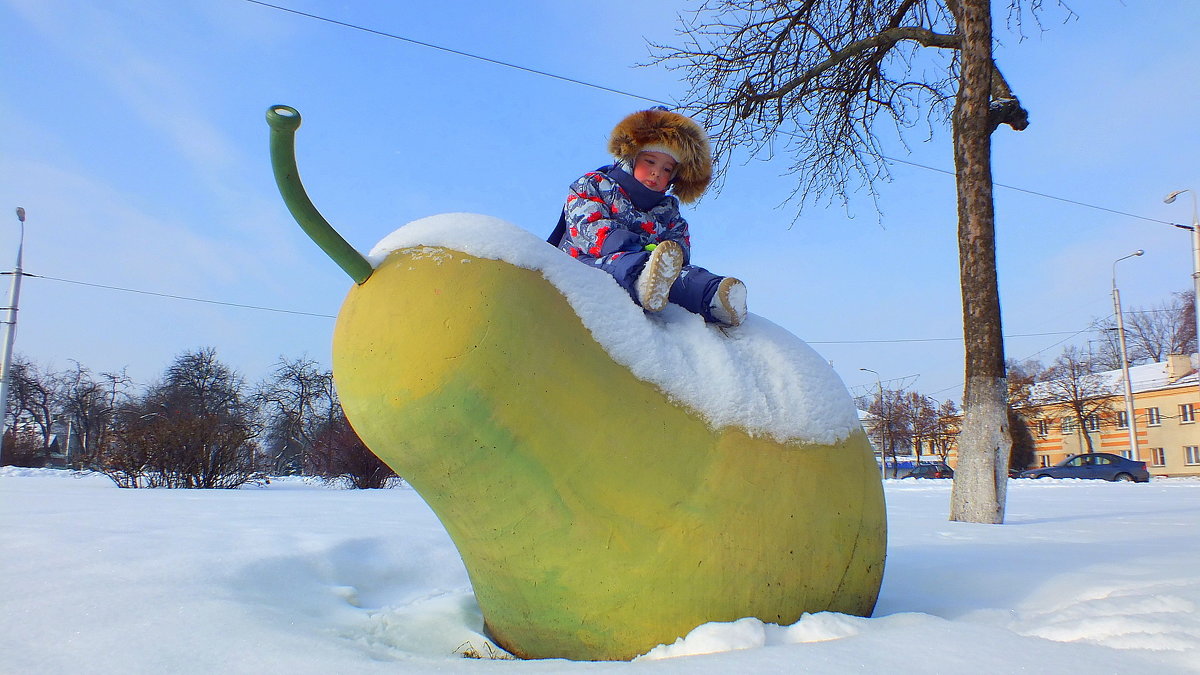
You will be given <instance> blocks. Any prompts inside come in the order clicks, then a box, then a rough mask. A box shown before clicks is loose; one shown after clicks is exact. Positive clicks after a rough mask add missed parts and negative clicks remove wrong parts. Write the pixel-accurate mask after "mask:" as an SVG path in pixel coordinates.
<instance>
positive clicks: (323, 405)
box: [254, 356, 340, 474]
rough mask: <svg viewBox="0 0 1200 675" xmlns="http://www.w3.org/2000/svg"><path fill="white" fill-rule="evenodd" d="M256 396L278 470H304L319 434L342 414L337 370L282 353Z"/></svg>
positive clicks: (268, 444) (273, 468) (275, 466)
mask: <svg viewBox="0 0 1200 675" xmlns="http://www.w3.org/2000/svg"><path fill="white" fill-rule="evenodd" d="M254 400H255V402H256V403H257V405H258V406H259V409H260V411H261V412H262V414H263V416H264V418H265V420H266V446H267V448H266V450H267V455H268V457H269V461H270V464H271V467H272V470H273V471H274V472H275V473H276V474H290V473H299V472H300V471H302V470H303V468H304V466H305V464H306V462H307V455H308V453H309V452H310V451H311V450H312V448H313V446H314V444H315V443H316V437H317V435H318V434H319V433H320V432H321V431H323V430H325V429H328V428H329V427H330V426H331V425H332V424H333V423H334V422H335V421H336V419H337V418H338V416H339V414H340V405H339V403H338V399H337V394H336V392H335V391H334V387H333V373H331V372H330V371H329V370H327V369H322V368H320V366H319V365H318V364H317V362H316V361H313V360H311V359H308V358H303V357H301V358H297V359H287V358H284V357H282V356H281V357H279V360H278V361H277V362H276V363H275V368H274V372H273V373H272V374H271V377H270V378H269V379H268V380H267V381H265V382H263V383H261V384H260V385H259V386H258V390H257V392H255V395H254Z"/></svg>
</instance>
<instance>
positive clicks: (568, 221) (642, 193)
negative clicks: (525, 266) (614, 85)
mask: <svg viewBox="0 0 1200 675" xmlns="http://www.w3.org/2000/svg"><path fill="white" fill-rule="evenodd" d="M608 151H609V152H610V153H611V154H612V155H613V156H614V157H615V158H616V160H617V161H616V163H615V164H612V165H609V166H604V167H601V168H599V169H597V170H596V171H593V172H591V173H588V174H585V175H584V176H583V177H581V178H580V179H579V180H577V181H575V182H574V183H572V184H571V193H570V194H569V195H567V203H566V206H565V207H564V208H563V212H562V216H561V217H560V218H559V221H558V227H557V228H555V230H554V234H552V235H550V239H549V240H548V241H549V242H550V243H551V244H553V245H555V246H557V247H559V248H560V249H562V250H564V251H566V252H567V253H569V254H570V255H571V256H572V257H574V258H576V259H577V260H579V261H580V262H584V263H587V264H589V265H595V266H596V267H599V268H600V269H602V270H604V271H605V272H608V273H609V274H611V275H612V276H613V278H614V279H616V280H617V283H618V284H620V285H621V287H622V288H624V289H625V290H626V291H628V292H629V295H630V296H631V297H632V298H633V300H634V302H636V303H637V304H638V305H640V306H641V307H642V308H643V309H645V310H646V311H648V312H657V311H660V310H662V309H663V308H664V307H666V305H667V302H668V301H670V302H673V303H675V304H677V305H679V306H681V307H683V308H684V309H687V310H688V311H690V312H694V313H696V314H699V315H700V316H703V317H704V319H705V320H706V321H710V322H714V323H720V324H722V325H725V326H737V325H739V324H741V323H742V321H743V320H745V318H746V286H745V284H743V283H742V282H741V281H739V280H737V279H735V278H733V277H720V276H717V275H715V274H713V273H711V272H709V271H708V270H706V269H704V268H702V267H695V266H693V265H690V264H689V262H690V260H691V247H692V246H691V237H690V236H688V224H687V221H685V220H684V219H683V217H682V216H680V215H679V202H684V203H688V202H693V201H695V200H696V199H698V198H699V197H700V195H702V194H704V191H705V189H707V188H708V184H709V182H710V181H711V180H712V156H711V151H710V150H709V145H708V135H707V134H706V133H705V132H704V130H703V129H701V128H700V125H698V124H696V123H695V122H694V121H692V120H691V119H690V118H688V117H685V116H683V115H680V114H678V113H673V112H669V111H668V110H667V109H666V108H653V109H650V110H642V111H639V112H635V113H633V114H632V115H629V116H628V117H626V118H625V119H623V120H621V122H620V123H619V124H617V126H616V128H614V129H613V131H612V136H611V137H610V138H609V141H608ZM668 188H669V189H670V190H671V192H672V193H673V195H669V194H667V190H668Z"/></svg>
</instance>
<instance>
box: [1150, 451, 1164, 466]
mask: <svg viewBox="0 0 1200 675" xmlns="http://www.w3.org/2000/svg"><path fill="white" fill-rule="evenodd" d="M1166 465H1167V453H1165V452H1163V449H1162V448H1150V466H1166Z"/></svg>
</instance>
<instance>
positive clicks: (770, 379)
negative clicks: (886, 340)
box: [368, 213, 862, 444]
mask: <svg viewBox="0 0 1200 675" xmlns="http://www.w3.org/2000/svg"><path fill="white" fill-rule="evenodd" d="M421 246H438V247H443V248H449V249H453V250H456V251H460V252H462V253H466V254H469V255H472V256H475V257H478V258H487V259H491V260H502V261H504V262H507V263H510V264H513V265H516V266H518V267H523V268H526V269H531V270H536V271H538V272H540V273H541V274H542V276H543V277H545V278H546V280H547V281H549V282H550V283H551V284H553V285H554V286H555V288H557V289H558V290H559V291H560V292H561V293H562V294H563V295H564V296H565V297H566V299H567V302H569V303H570V304H571V306H572V307H573V308H574V309H575V312H576V313H577V314H578V315H579V318H580V319H581V320H582V321H583V325H584V326H586V327H587V329H588V330H589V331H591V333H592V336H593V337H594V338H595V339H596V342H598V343H599V344H600V345H601V346H602V347H603V348H604V349H605V350H606V351H607V352H608V353H609V354H610V355H611V356H612V358H613V360H615V361H616V362H617V363H620V364H621V365H624V366H625V367H627V368H629V370H630V371H631V372H632V373H633V374H634V376H635V377H637V378H639V379H641V380H644V381H646V382H650V383H652V384H654V385H656V386H657V387H658V388H659V389H660V390H661V391H663V392H664V393H666V395H667V396H668V397H670V398H671V399H672V400H674V401H675V402H677V403H679V404H681V405H683V406H685V407H687V408H689V409H691V410H693V411H695V412H697V413H698V414H699V415H700V416H701V417H703V418H704V419H705V420H707V422H708V423H709V424H710V425H711V426H712V427H713V428H721V427H726V426H736V427H741V428H743V429H745V430H746V431H747V432H749V433H751V434H754V435H765V436H769V437H771V438H773V439H775V440H777V441H780V442H785V443H786V442H797V443H816V444H834V443H838V442H840V441H842V440H844V439H845V438H846V437H847V436H849V435H850V434H851V433H852V432H853V431H855V430H857V429H861V428H862V427H861V425H860V424H859V421H858V413H857V411H856V409H855V407H854V403H853V401H852V399H851V398H850V393H849V392H848V391H846V386H845V385H844V384H843V383H842V380H841V378H839V377H838V376H837V374H836V373H835V372H834V371H833V368H832V367H830V365H829V364H828V363H826V362H825V360H824V359H823V358H821V356H820V355H818V354H817V353H816V352H815V351H813V349H812V348H811V347H809V346H808V345H807V344H805V343H804V342H803V341H802V340H800V339H799V338H797V337H795V336H794V335H792V334H791V333H789V332H787V331H786V330H784V329H783V328H780V327H779V326H777V325H775V324H773V323H771V322H770V321H767V320H766V319H763V318H762V317H759V316H755V315H754V314H750V315H748V316H747V318H746V322H745V323H743V324H742V325H741V326H739V327H737V328H735V329H729V330H728V331H723V330H722V329H721V328H719V327H717V326H716V325H713V324H708V323H705V321H704V319H703V318H702V317H700V316H699V315H697V314H692V313H691V312H689V311H687V310H685V309H683V308H682V307H678V306H676V305H667V308H666V309H664V310H663V311H662V312H659V313H657V314H647V313H646V312H644V311H643V310H642V308H641V307H638V306H637V305H636V304H634V303H633V301H632V300H630V298H629V294H628V293H626V292H625V291H624V290H623V289H622V288H621V287H620V286H618V285H617V283H616V281H614V280H613V278H612V277H611V276H609V275H608V274H606V273H604V272H602V271H601V270H598V269H596V268H594V267H591V266H588V265H584V264H581V263H580V262H579V261H577V260H575V259H573V258H571V257H570V256H568V255H567V254H565V253H563V252H562V251H560V250H558V249H557V248H555V247H553V246H551V245H549V244H547V243H546V242H545V241H544V240H542V239H540V238H539V237H537V236H535V235H533V234H531V233H530V232H528V231H527V230H523V229H521V228H519V227H517V226H516V225H513V224H511V223H508V222H506V221H503V220H500V219H498V218H493V217H490V216H482V215H476V214H468V213H450V214H443V215H437V216H431V217H428V218H423V219H421V220H417V221H414V222H412V223H409V224H408V225H405V226H404V227H402V228H400V229H399V230H396V231H395V232H393V233H392V234H390V235H388V236H387V237H385V238H384V239H383V240H382V241H380V242H379V243H378V244H377V245H376V246H375V248H374V249H373V250H372V251H371V254H370V255H369V256H368V259H369V260H370V261H371V264H372V265H374V266H378V265H379V263H381V262H382V261H383V259H384V258H386V257H387V255H388V254H389V253H391V252H392V251H396V250H399V249H408V248H414V247H421Z"/></svg>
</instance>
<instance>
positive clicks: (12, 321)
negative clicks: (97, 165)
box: [0, 206, 25, 465]
mask: <svg viewBox="0 0 1200 675" xmlns="http://www.w3.org/2000/svg"><path fill="white" fill-rule="evenodd" d="M17 221H18V222H19V223H20V224H21V236H20V238H19V239H18V240H17V265H16V267H14V268H13V272H12V277H13V278H12V286H11V287H10V290H9V293H8V308H7V309H8V320H7V321H5V322H4V324H5V326H4V361H3V362H2V363H0V439H2V438H3V435H4V433H5V432H7V431H8V429H5V428H4V421H5V420H7V419H8V379H9V374H10V372H9V371H10V370H11V369H12V351H13V338H14V337H15V336H16V332H17V306H18V305H19V304H20V301H21V275H22V272H21V252H22V250H23V249H24V248H25V209H23V208H21V207H20V206H18V207H17ZM0 447H2V446H0ZM0 465H3V462H2V461H0Z"/></svg>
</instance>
